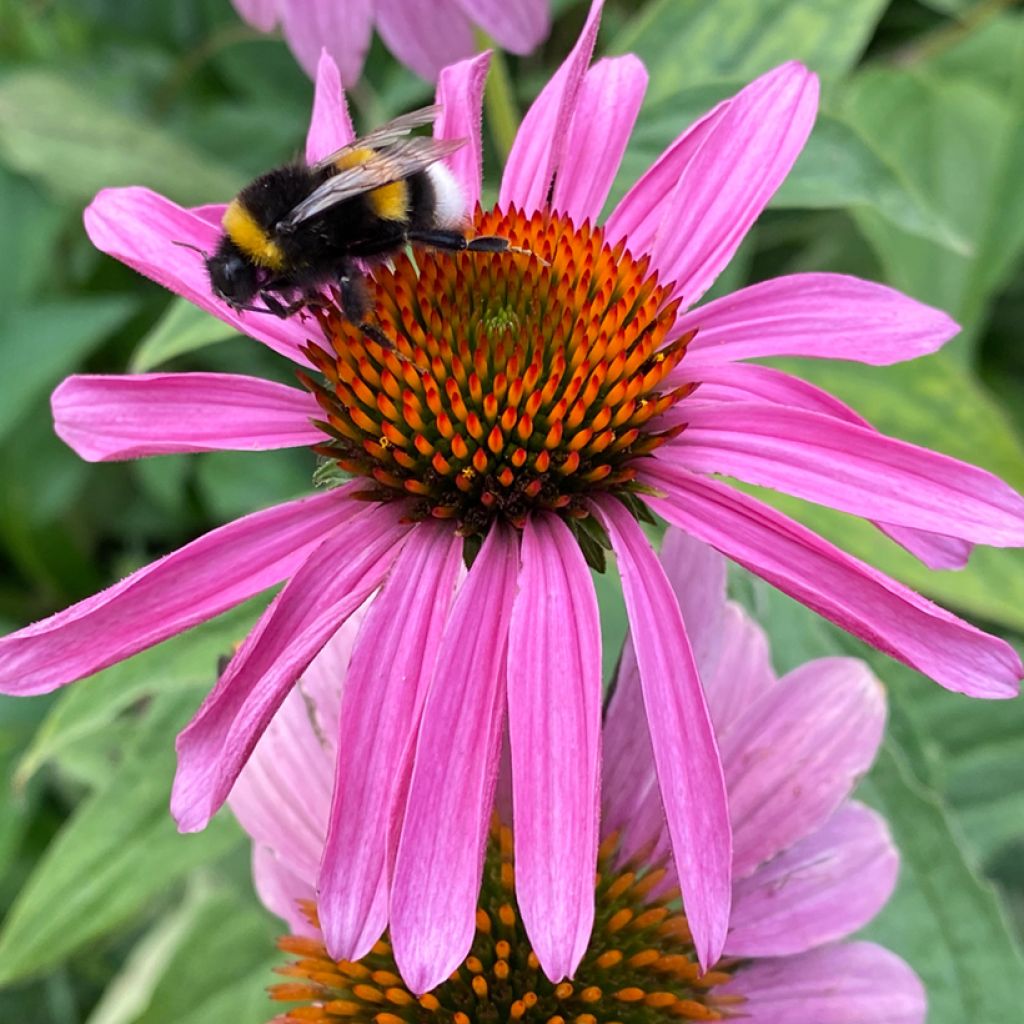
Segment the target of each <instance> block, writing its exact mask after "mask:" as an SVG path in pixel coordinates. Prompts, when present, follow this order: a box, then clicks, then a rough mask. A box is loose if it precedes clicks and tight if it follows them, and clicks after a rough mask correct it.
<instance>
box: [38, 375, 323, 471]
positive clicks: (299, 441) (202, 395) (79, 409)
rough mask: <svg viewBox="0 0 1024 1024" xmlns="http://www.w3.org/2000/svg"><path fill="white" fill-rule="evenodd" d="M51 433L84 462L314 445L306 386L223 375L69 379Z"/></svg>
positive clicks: (58, 395)
mask: <svg viewBox="0 0 1024 1024" xmlns="http://www.w3.org/2000/svg"><path fill="white" fill-rule="evenodd" d="M51 404H52V406H53V419H54V426H55V429H56V431H57V436H58V437H60V438H61V440H63V441H64V442H65V444H67V445H69V446H70V447H71V448H73V449H74V450H75V451H76V452H77V453H78V454H79V455H80V456H81V457H82V458H83V459H87V460H88V461H89V462H104V461H110V460H116V459H136V458H139V457H141V456H146V455H166V454H168V453H170V452H212V451H267V450H272V449H275V448H295V447H299V446H301V445H313V444H317V443H319V442H320V441H322V440H323V439H324V434H323V431H321V430H318V429H317V428H316V427H314V426H313V425H312V423H311V419H312V418H314V417H319V416H320V415H321V414H320V412H319V407H318V406H317V404H316V399H314V398H313V396H312V395H310V394H309V393H308V392H305V391H299V390H298V389H297V388H290V387H287V386H286V385H284V384H275V383H274V382H273V381H269V380H260V379H259V378H258V377H241V376H237V375H235V374H227V373H146V374H139V375H138V376H110V377H84V376H73V377H68V378H67V379H66V380H65V381H64V382H63V383H62V384H61V385H60V386H59V387H58V388H57V390H56V391H54V393H53V399H52V403H51Z"/></svg>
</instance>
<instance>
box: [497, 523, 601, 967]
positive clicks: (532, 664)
mask: <svg viewBox="0 0 1024 1024" xmlns="http://www.w3.org/2000/svg"><path fill="white" fill-rule="evenodd" d="M522 559H523V567H522V571H521V573H520V577H519V592H518V594H517V595H516V600H515V604H514V605H513V608H512V620H511V625H510V627H509V650H510V652H511V656H510V658H509V664H508V722H509V739H510V741H511V748H512V791H513V799H514V808H515V812H514V813H515V866H516V901H517V902H518V904H519V909H520V912H521V913H522V915H523V924H524V926H525V928H526V932H527V935H528V936H529V938H530V944H531V946H532V947H533V950H534V952H535V953H536V954H537V958H538V959H539V960H540V965H541V967H542V968H543V970H544V973H545V974H546V975H547V976H548V978H550V979H551V980H552V981H555V982H557V981H561V980H562V978H564V977H567V976H571V975H572V974H573V972H574V971H575V970H576V967H577V966H578V965H579V962H580V960H581V959H582V957H583V954H584V952H586V948H587V943H588V942H589V941H590V932H591V929H592V927H593V924H594V872H595V871H596V870H597V844H598V835H597V825H598V786H599V781H600V780H599V763H600V753H601V623H600V618H599V614H598V608H597V595H596V594H595V593H594V584H593V581H592V580H591V577H590V570H589V569H588V568H587V563H586V561H585V559H584V558H583V554H582V552H581V551H580V548H579V545H578V544H577V542H576V540H575V538H574V537H573V535H572V533H571V532H570V530H569V528H568V527H567V526H566V525H565V524H564V523H563V522H562V521H561V520H560V519H557V518H555V517H554V516H550V515H543V514H541V515H534V516H531V517H530V518H529V519H528V520H527V523H526V527H525V529H524V530H523V540H522Z"/></svg>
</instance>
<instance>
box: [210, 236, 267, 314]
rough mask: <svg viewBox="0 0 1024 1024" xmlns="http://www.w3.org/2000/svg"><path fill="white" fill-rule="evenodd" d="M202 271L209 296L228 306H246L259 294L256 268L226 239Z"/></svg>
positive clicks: (257, 269)
mask: <svg viewBox="0 0 1024 1024" xmlns="http://www.w3.org/2000/svg"><path fill="white" fill-rule="evenodd" d="M206 272H207V273H208V274H209V275H210V287H211V288H212V289H213V293H214V294H215V295H216V296H217V298H219V299H223V300H224V301H225V302H227V303H228V304H229V305H232V306H245V305H248V304H249V303H250V302H252V300H253V297H254V296H255V295H256V293H257V292H258V291H259V287H260V274H259V268H258V267H257V266H256V265H255V264H254V263H253V262H252V261H251V260H248V259H246V257H245V255H244V254H243V253H242V251H241V250H240V249H239V248H238V247H237V246H236V245H235V244H234V243H233V242H232V241H231V240H230V239H229V238H227V237H226V236H225V237H224V238H223V239H222V240H221V244H220V245H218V246H217V251H216V252H215V253H214V254H213V255H212V256H207V257H206Z"/></svg>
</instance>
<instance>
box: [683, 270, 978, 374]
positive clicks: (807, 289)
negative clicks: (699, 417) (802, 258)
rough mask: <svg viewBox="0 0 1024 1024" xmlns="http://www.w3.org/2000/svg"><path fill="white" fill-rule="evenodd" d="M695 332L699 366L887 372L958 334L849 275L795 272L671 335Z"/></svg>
mask: <svg viewBox="0 0 1024 1024" xmlns="http://www.w3.org/2000/svg"><path fill="white" fill-rule="evenodd" d="M694 328H696V329H697V337H695V338H694V339H693V341H692V342H690V345H689V348H688V349H687V353H686V358H687V362H688V363H689V364H690V365H692V366H694V367H696V366H700V365H703V364H707V363H721V362H732V361H734V360H737V359H757V358H761V357H763V356H813V357H820V358H822V359H852V360H855V361H856V362H859V363H869V364H870V365H872V366H889V365H891V364H892V363H899V362H903V361H904V360H907V359H916V358H917V357H918V356H924V355H928V354H929V353H931V352H935V351H937V350H938V349H940V348H941V347H942V346H943V345H944V344H945V343H946V342H947V341H949V339H950V338H952V337H953V336H954V335H955V334H957V333H958V332H959V330H960V328H959V326H958V325H957V324H956V323H955V322H954V321H953V320H952V319H951V318H950V317H949V316H948V315H947V314H946V313H944V312H943V311H942V310H941V309H933V308H932V307H931V306H926V305H924V303H922V302H916V301H915V300H914V299H911V298H909V297H908V296H906V295H904V294H903V293H902V292H898V291H896V290H895V289H894V288H886V287H885V285H881V284H875V283H874V282H873V281H862V280H860V278H857V277H847V276H845V275H844V274H792V275H790V276H788V277H777V278H775V279H774V280H772V281H764V282H762V283H761V284H755V285H751V286H750V287H749V288H741V289H740V290H739V291H738V292H733V293H732V294H731V295H726V296H725V297H724V298H721V299H716V300H715V301H714V302H709V303H708V304H707V305H706V306H701V307H700V309H694V310H691V311H690V312H689V313H686V314H685V315H684V316H682V317H680V318H679V320H678V321H677V322H676V324H675V326H674V327H673V329H672V337H681V336H682V335H683V334H686V333H687V331H691V330H693V329H694Z"/></svg>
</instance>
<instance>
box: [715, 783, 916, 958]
mask: <svg viewBox="0 0 1024 1024" xmlns="http://www.w3.org/2000/svg"><path fill="white" fill-rule="evenodd" d="M898 870H899V857H898V855H897V853H896V848H895V847H894V846H893V844H892V839H891V838H890V837H889V830H888V828H887V827H886V824H885V820H884V819H883V818H882V817H881V815H879V814H876V813H875V812H874V811H872V810H870V809H869V808H867V807H865V806H864V805H863V804H858V803H853V802H851V803H848V804H846V805H844V806H843V807H840V809H839V810H838V811H836V813H835V814H834V815H832V817H831V818H830V819H829V820H828V821H827V822H826V823H825V825H824V826H822V828H820V829H818V830H817V831H816V832H813V833H811V834H810V835H809V836H807V837H806V838H805V839H802V840H801V841H800V842H798V843H797V844H796V845H794V846H791V847H790V848H789V849H788V850H785V851H784V852H782V853H780V854H779V855H778V856H777V857H775V858H774V859H773V860H770V861H769V862H768V863H767V864H763V865H762V866H761V867H760V868H758V869H757V871H755V872H754V873H753V874H752V875H751V876H750V877H749V878H743V879H740V880H739V881H738V882H737V883H736V884H735V885H734V886H733V912H732V920H731V921H730V923H729V938H728V940H727V941H726V944H725V953H726V956H740V957H748V956H758V957H760V956H789V955H793V954H797V953H805V952H807V950H810V949H814V948H815V947H816V946H822V945H824V944H825V943H826V942H834V941H835V940H836V939H842V938H845V936H847V935H850V934H852V933H853V932H855V931H856V930H857V929H858V928H861V927H863V926H864V925H866V924H867V923H868V921H870V920H871V919H872V918H873V917H874V916H875V914H877V913H878V912H879V910H881V909H882V907H883V906H884V905H885V903H886V902H887V901H888V899H889V897H890V896H891V895H892V891H893V888H894V887H895V885H896V874H897V871H898Z"/></svg>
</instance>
